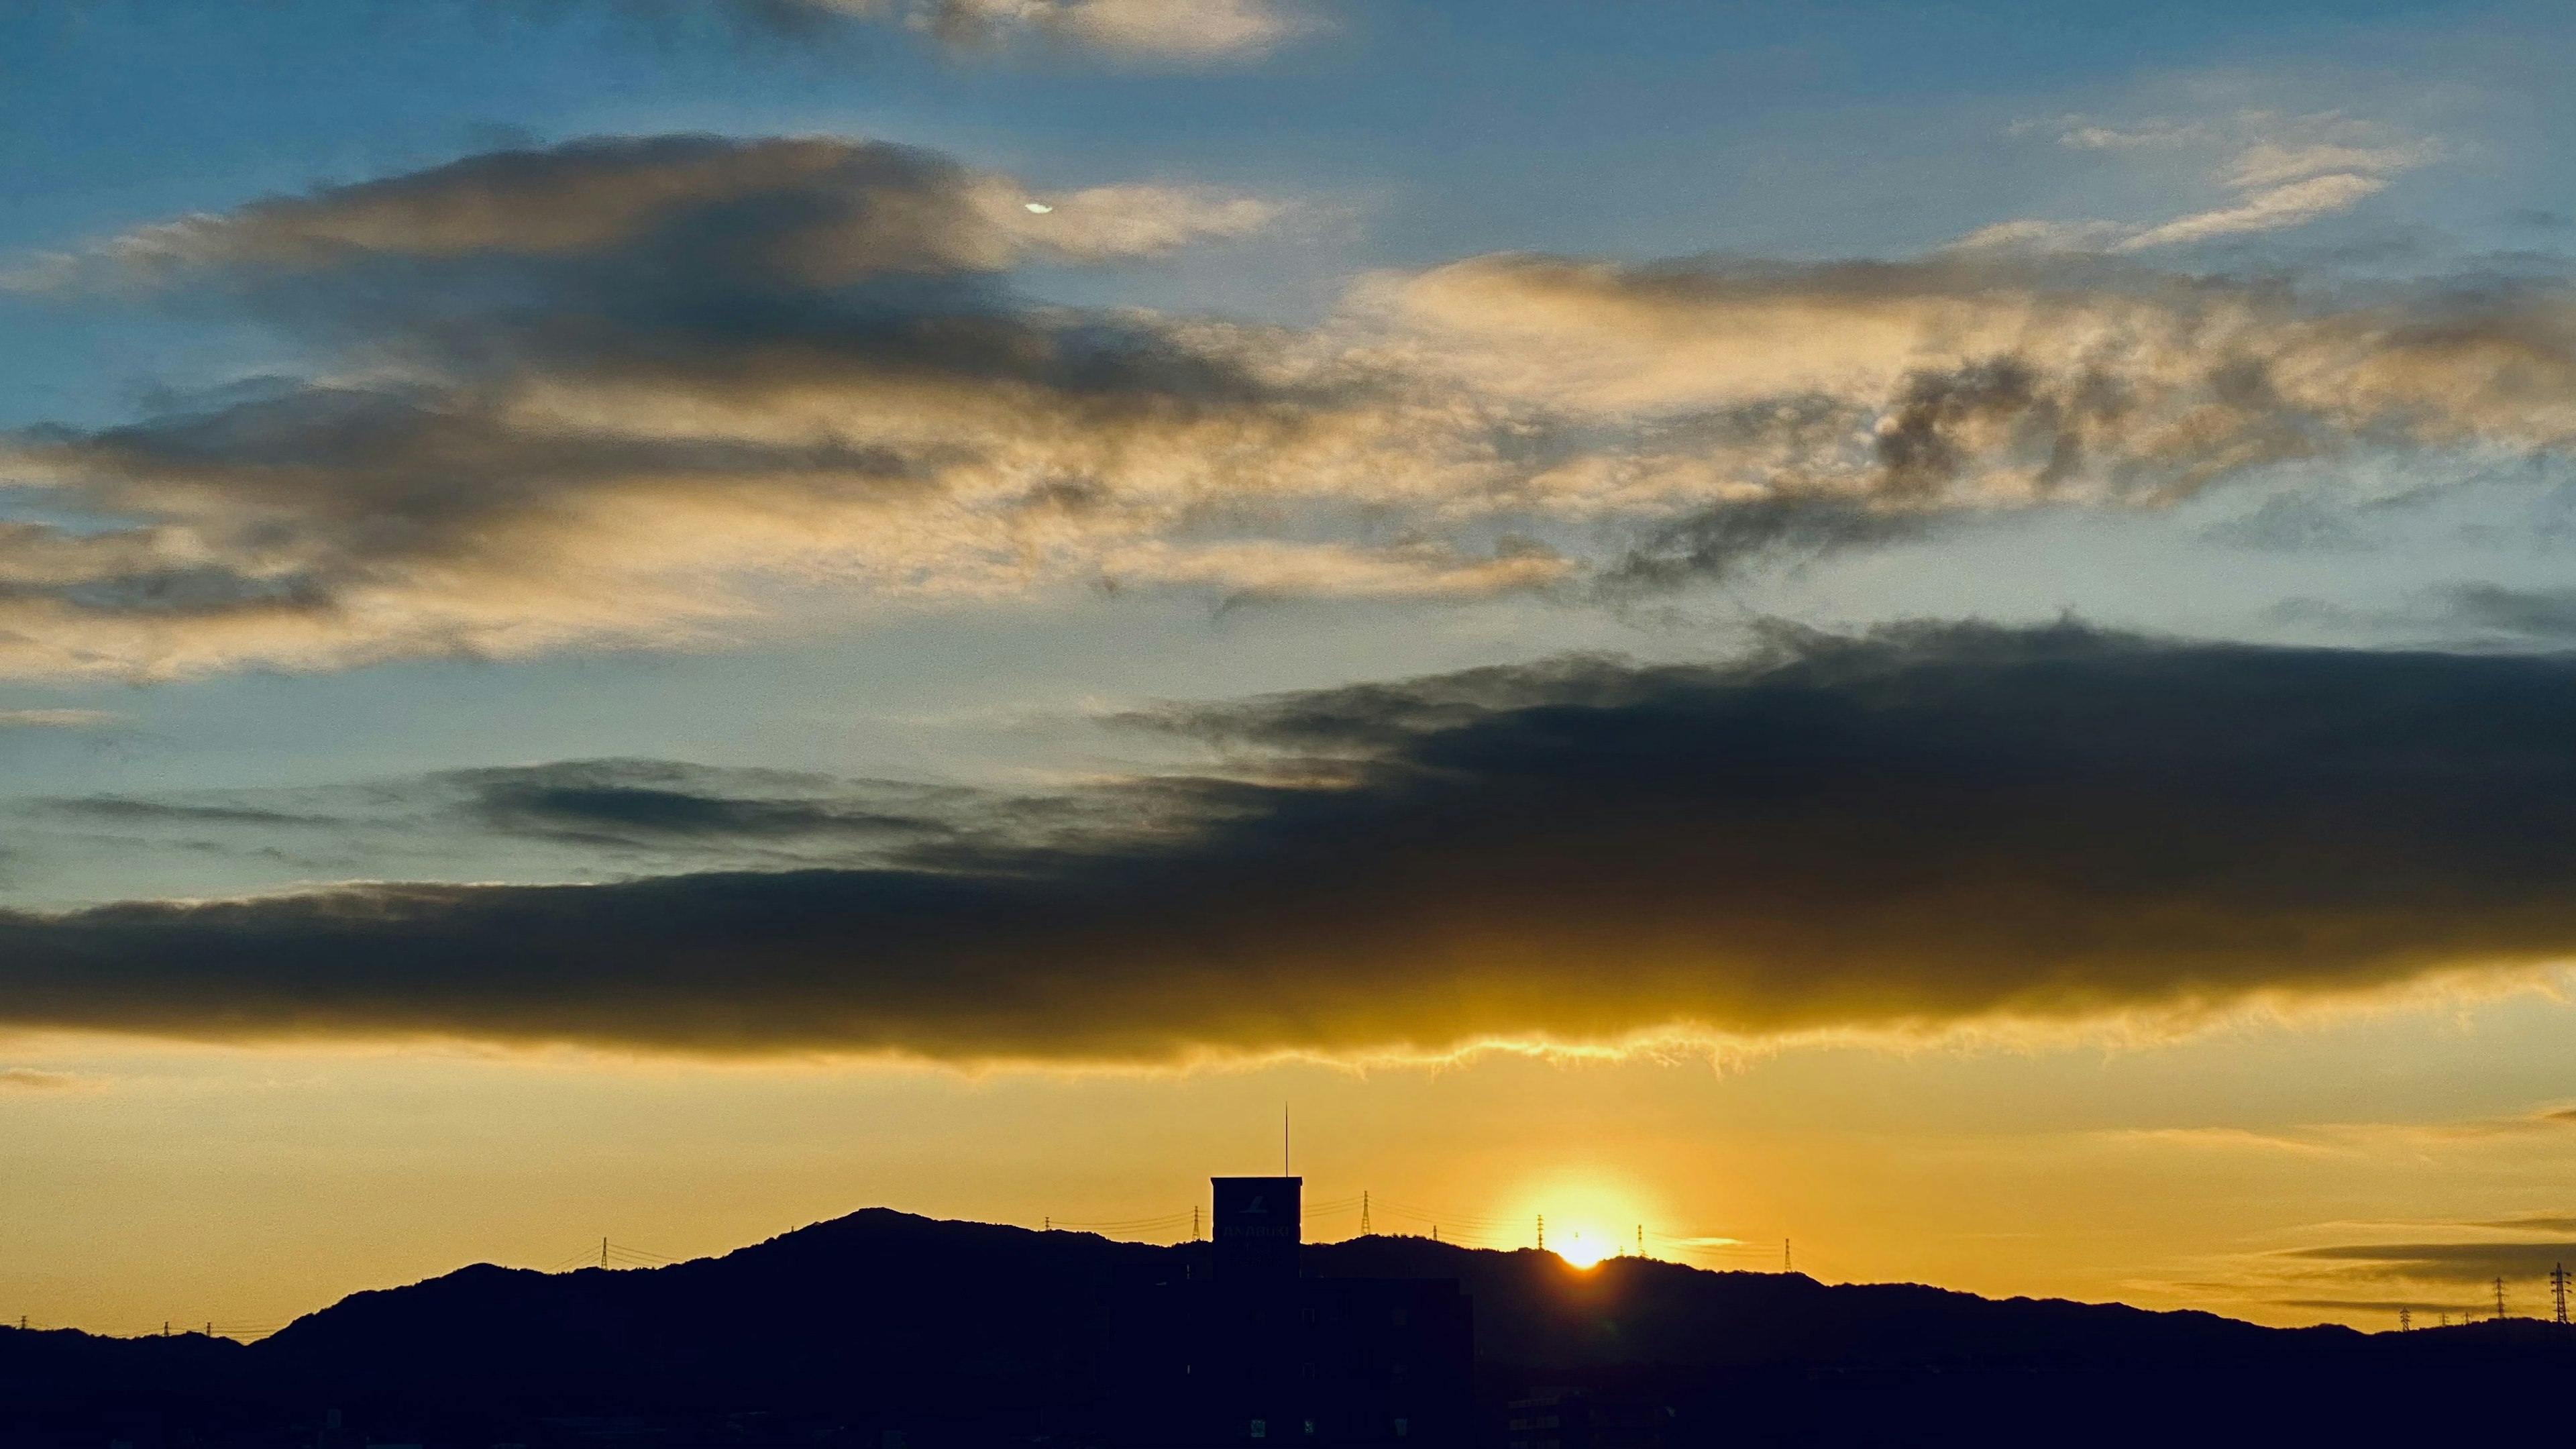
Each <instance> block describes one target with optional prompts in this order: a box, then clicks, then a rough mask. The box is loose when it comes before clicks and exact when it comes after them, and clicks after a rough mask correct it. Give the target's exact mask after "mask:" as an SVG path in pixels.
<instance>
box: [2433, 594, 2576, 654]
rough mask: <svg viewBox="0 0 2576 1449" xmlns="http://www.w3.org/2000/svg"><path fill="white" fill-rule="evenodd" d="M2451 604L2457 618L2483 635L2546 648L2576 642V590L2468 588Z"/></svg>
mask: <svg viewBox="0 0 2576 1449" xmlns="http://www.w3.org/2000/svg"><path fill="white" fill-rule="evenodd" d="M2449 603H2450V613H2451V616H2452V617H2453V618H2455V619H2456V620H2458V621H2459V622H2460V623H2462V624H2466V625H2468V626H2469V627H2470V628H2472V629H2476V630H2479V631H2482V632H2486V633H2492V634H2502V635H2507V636H2510V637H2513V638H2516V639H2522V640H2528V641H2532V642H2536V643H2546V644H2559V643H2564V642H2565V641H2567V640H2569V639H2576V590H2567V589H2509V588H2505V587H2504V586H2502V585H2499V584H2468V585H2464V586H2462V587H2460V588H2457V589H2454V590H2452V591H2451V594H2450V599H2449Z"/></svg>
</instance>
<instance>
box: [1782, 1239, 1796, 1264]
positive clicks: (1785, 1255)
mask: <svg viewBox="0 0 2576 1449" xmlns="http://www.w3.org/2000/svg"><path fill="white" fill-rule="evenodd" d="M1780 1271H1781V1272H1783V1273H1787V1272H1791V1271H1793V1270H1792V1269H1791V1268H1790V1267H1789V1240H1788V1239H1787V1238H1782V1239H1781V1240H1780Z"/></svg>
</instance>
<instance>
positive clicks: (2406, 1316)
mask: <svg viewBox="0 0 2576 1449" xmlns="http://www.w3.org/2000/svg"><path fill="white" fill-rule="evenodd" d="M2414 1327H2415V1314H2414V1311H2413V1310H2412V1309H2409V1308H2406V1307H2404V1306H2403V1305H2400V1306H2399V1308H2398V1310H2397V1331H2398V1332H2399V1333H2405V1332H2408V1331H2410V1330H2412V1329H2413V1328H2414Z"/></svg>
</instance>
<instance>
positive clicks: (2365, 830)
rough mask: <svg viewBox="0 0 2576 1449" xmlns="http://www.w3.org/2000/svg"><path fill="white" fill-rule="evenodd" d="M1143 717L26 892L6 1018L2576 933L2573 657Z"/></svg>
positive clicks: (435, 1021) (1016, 989) (2166, 950)
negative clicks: (1217, 764)
mask: <svg viewBox="0 0 2576 1449" xmlns="http://www.w3.org/2000/svg"><path fill="white" fill-rule="evenodd" d="M1131 723H1140V724H1143V725H1146V726H1148V727H1153V728H1161V729H1167V730H1171V731H1175V732H1179V733H1181V734H1183V735H1186V736H1189V737H1195V738H1199V739H1203V740H1206V741H1209V742H1211V743H1213V744H1216V745H1219V746H1222V747H1223V748H1224V749H1225V750H1227V751H1229V752H1230V754H1231V758H1232V759H1233V760H1234V761H1235V764H1234V766H1232V767H1230V768H1229V769H1228V770H1227V771H1226V772H1225V773H1224V774H1222V775H1219V776H1209V777H1203V778H1192V777H1170V778H1161V779H1156V780H1152V781H1147V782H1142V783H1140V784H1137V785H1135V786H1131V787H1127V788H1125V789H1108V790H1103V791H1099V792H1094V793H1093V794H1092V795H1090V796H1089V797H1087V798H1085V800H1084V801H1083V803H1082V804H1081V805H1080V807H1079V809H1078V810H1075V811H1074V812H1073V813H1074V814H1075V815H1077V816H1078V817H1079V818H1080V820H1081V821H1082V822H1083V823H1084V825H1083V828H1082V829H1080V830H1077V831H1068V832H1062V833H1058V834H1056V835H1053V836H1046V835H1043V834H1031V833H1028V832H1020V833H1017V834H1012V835H1008V836H975V835H964V836H950V837H941V838H935V839H933V840H930V841H929V842H927V843H925V844H923V845H921V846H919V847H918V848H908V849H898V850H896V851H894V852H892V853H891V854H889V856H888V857H887V862H886V863H885V864H884V865H882V866H878V867H874V868H867V869H816V870H795V871H777V872H765V873H756V872H739V871H737V872H725V873H708V874H700V875H689V876H676V877H665V878H659V879H645V880H636V881H629V882H623V883H618V884H611V885H602V886H585V887H480V886H431V885H418V886H367V887H355V888H350V889H346V890H338V891H331V892H323V893H316V894H311V895H302V896H293V897H283V898H268V899H259V900H251V901H241V902H228V903H215V904H152V903H138V904H128V905H118V906H111V907H106V908H101V909H95V910H88V911H82V912H77V913H73V914H68V915H54V916H41V915H30V914H23V913H22V914H17V915H12V916H8V917H5V918H0V1020H6V1021H9V1022H13V1023H16V1024H21V1025H31V1026H33V1025H50V1026H81V1027H103V1028H111V1029H130V1030H137V1031H145V1032H161V1033H174V1034H179V1035H185V1036H211V1037H223V1036H256V1035H266V1034H292V1033H298V1032H329V1033H410V1032H428V1033H453V1034H462V1035H466V1036H476V1037H491V1038H500V1039H513V1040H579V1041H594V1042H607V1043H620V1044H630V1045H642V1046H650V1047H662V1048H672V1049H679V1050H703V1051H740V1050H794V1049H821V1050H861V1051H868V1050H891V1051H898V1052H910V1053H919V1054H924V1055H929V1056H934V1057H942V1058H953V1059H985V1058H1038V1059H1095V1060H1096V1059H1109V1060H1168V1059H1172V1058H1175V1057H1182V1056H1187V1055H1190V1054H1193V1053H1196V1052H1201V1051H1215V1052H1237V1051H1254V1052H1258V1051H1268V1050H1281V1049H1292V1050H1319V1051H1358V1050H1367V1049H1373V1048H1408V1047H1410V1048H1425V1049H1437V1048H1443V1047H1449V1046H1453V1045H1456V1044H1459V1043H1462V1042H1471V1041H1476V1040H1481V1039H1488V1038H1497V1037H1502V1038H1541V1037H1544V1038H1555V1039H1569V1040H1570V1039H1602V1038H1611V1037H1617V1036H1620V1035H1623V1034H1626V1033H1632V1032H1636V1031H1640V1030H1647V1029H1655V1028H1664V1027H1672V1026H1687V1027H1695V1028H1698V1029H1703V1030H1711V1031H1719V1032H1726V1033H1738V1034H1753V1035H1759V1034H1764V1033H1777V1032H1793V1031H1800V1030H1807V1029H1833V1028H1881V1029H1900V1030H1901V1029H1912V1028H1920V1027H1927V1026H1939V1025H1942V1024H1944V1023H1949V1022H1955V1021H1960V1020H1963V1019H1970V1018H2005V1019H2021V1020H2080V1019H2086V1018H2090V1017H2094V1016H2097V1015H2099V1014H2102V1013H2108V1012H2119V1011H2124V1010H2131V1009H2143V1010H2153V1011H2174V1010H2179V1011H2184V1012H2191V1011H2200V1010H2208V1009H2218V1008H2224V1007H2226V1006H2228V1005H2229V1004H2231V1003H2235V1002H2239V1001H2242V1000H2244V999H2246V998H2247V997H2248V996H2250V995H2253V994H2257V993H2303V992H2318V991H2326V992H2336V991H2351V990H2362V989H2368V988H2372V987H2377V986H2382V985H2386V984H2390V983H2396V982H2401V981H2405V980H2408V979H2410V978H2413V977H2416V976H2419V975H2421V974H2422V973H2425V972H2429V971H2437V970H2443V969H2452V968H2473V967H2499V966H2516V965H2527V964H2536V963H2541V962H2546V961H2550V960H2555V959H2563V958H2564V956H2565V954H2566V952H2567V951H2568V950H2569V948H2570V947H2571V946H2572V945H2576V904H2571V901H2576V894H2571V892H2570V891H2569V889H2568V886H2569V884H2570V882H2571V880H2576V804H2571V803H2570V802H2571V801H2576V789H2571V786H2576V750H2571V748H2570V746H2569V743H2568V742H2569V741H2570V740H2571V739H2576V663H2570V662H2568V661H2561V660H2550V659H2527V658H2520V659H2517V658H2492V657H2454V656H2443V655H2430V654H2373V653H2353V652H2338V651H2325V650H2284V649H2261V648H2250V647H2220V646H2197V645H2182V644H2167V643H2156V642H2151V641H2142V640H2137V639H2129V638H2121V637H2112V636H2104V635H2099V634H2094V633H2089V632H2086V631H2083V630H2080V629H2074V628H2064V629H2056V630H2049V631H2041V632H2037V633H2015V632H2006V631H1996V630H1985V629H1932V628H1924V629H1917V630H1910V631H1900V632H1896V633H1891V634H1884V635H1878V636H1872V637H1869V638H1865V639H1856V640H1855V639H1829V638H1812V637H1799V636H1784V637H1783V638H1781V639H1780V640H1778V641H1776V642H1775V644H1774V646H1773V647H1772V649H1771V650H1770V652H1768V653H1766V654H1765V655H1763V656H1762V657H1760V658H1756V659H1752V660H1748V661H1745V662H1742V663H1738V664H1733V665H1712V666H1671V667H1659V668H1640V667H1634V666H1629V665H1625V664H1621V663H1618V662H1616V661H1610V660H1599V659H1589V660H1587V659H1574V660H1563V661H1557V662H1554V663H1549V664H1543V665H1533V666H1527V667H1515V668H1502V669H1492V670H1482V671H1472V672H1468V673H1464V674H1458V675H1450V676H1443V677H1438V678H1431V679H1424V680H1417V681H1411V682H1407V683H1401V684H1388V685H1376V686H1365V687H1357V688H1351V689H1344V690H1334V691H1326V692H1321V693H1307V694H1298V695H1288V696H1281V697H1276V698H1271V699H1264V700H1256V701H1251V702H1247V703H1243V704H1239V705H1231V706H1220V707H1189V708H1175V709H1172V710H1168V711H1163V712H1160V713H1157V714H1154V715H1150V716H1145V717H1142V718H1141V719H1139V720H1135V721H1131ZM701 793H702V792H701ZM743 798H744V799H751V800H753V801H754V803H755V806H756V797H743ZM773 798H774V796H773ZM559 803H563V804H564V806H565V809H566V811H567V813H568V814H569V815H571V816H577V817H583V818H586V819H588V820H590V821H592V822H594V823H595V822H596V821H598V820H600V819H603V818H614V819H615V820H616V821H617V822H618V823H619V828H623V829H629V830H632V829H634V828H636V822H637V821H638V820H639V819H641V820H644V821H646V822H647V826H646V828H655V822H659V824H660V825H662V826H666V827H667V826H668V825H669V823H670V821H671V819H672V817H674V816H677V817H678V818H679V824H680V825H681V826H682V827H683V828H686V827H691V826H695V825H697V824H700V823H702V822H704V821H705V820H707V819H708V818H710V816H711V815H712V817H713V818H714V819H716V820H718V821H719V822H721V821H723V820H726V819H728V818H738V817H730V816H728V815H727V814H726V812H725V811H723V810H722V809H720V808H717V807H714V806H711V805H709V804H707V803H705V802H703V801H702V802H699V803H693V804H688V805H682V806H674V805H672V804H671V803H670V802H668V801H658V800H657V801H655V802H652V803H651V805H650V806H649V807H639V806H638V805H637V804H636V803H635V802H634V801H633V800H632V799H630V798H629V797H624V796H613V795H612V796H609V797H605V798H602V799H581V798H575V799H573V800H572V801H570V802H568V803H566V802H559ZM738 803H739V801H738ZM750 818H751V819H752V820H753V821H754V822H755V823H760V822H761V821H762V820H763V817H762V816H761V815H760V813H759V810H758V809H757V808H753V809H752V810H751V811H750ZM2355 1251H2358V1250H2355ZM2512 1251H2515V1252H2522V1251H2525V1250H2522V1249H2514V1250H2512ZM2356 1261H2357V1260H2356Z"/></svg>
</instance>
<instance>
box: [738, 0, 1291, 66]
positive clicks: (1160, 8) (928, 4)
mask: <svg viewBox="0 0 2576 1449" xmlns="http://www.w3.org/2000/svg"><path fill="white" fill-rule="evenodd" d="M709 3H711V4H713V5H714V6H715V7H716V8H718V9H721V10H723V11H725V12H726V13H728V14H730V15H732V16H733V17H735V18H736V19H739V20H743V21H747V22H749V23H752V24H756V25H762V26H771V27H783V28H790V29H793V28H802V27H808V26H812V25H814V24H818V23H827V22H832V21H859V22H871V21H874V22H893V23H897V24H900V25H903V26H905V27H907V28H909V29H911V30H914V31H916V32H919V33H922V34H925V35H929V36H932V37H934V38H936V39H937V40H939V41H940V42H942V43H944V44H946V45H948V46H951V47H952V48H956V49H960V50H967V51H974V50H984V49H990V48H993V47H997V46H1005V45H1009V44H1011V43H1013V42H1015V41H1021V40H1026V39H1036V40H1043V41H1052V42H1055V43H1058V44H1061V45H1068V46H1072V47H1077V48H1080V49H1084V50H1089V51H1092V52H1095V53H1098V54H1102V55H1106V56H1110V57H1113V58H1117V59H1123V60H1129V61H1144V62H1161V63H1167V64H1211V63H1217V62H1231V61H1243V60H1250V59H1256V58H1258V57H1260V56H1263V55H1266V54H1268V53H1269V52H1271V51H1272V50H1275V49H1277V48H1278V47H1279V46H1280V45H1281V44H1283V43H1285V42H1287V41H1289V40H1292V39H1295V38H1296V37H1298V36H1300V35H1303V34H1306V33H1308V32H1310V31H1312V30H1314V29H1315V28H1316V26H1317V21H1316V20H1315V18H1314V17H1313V16H1312V15H1310V14H1308V13H1305V12H1303V11H1300V10H1297V9H1295V8H1292V7H1290V6H1288V5H1286V4H1282V3H1280V0H709Z"/></svg>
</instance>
